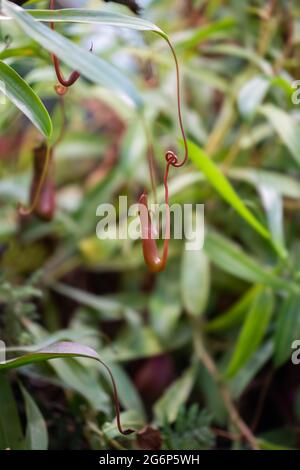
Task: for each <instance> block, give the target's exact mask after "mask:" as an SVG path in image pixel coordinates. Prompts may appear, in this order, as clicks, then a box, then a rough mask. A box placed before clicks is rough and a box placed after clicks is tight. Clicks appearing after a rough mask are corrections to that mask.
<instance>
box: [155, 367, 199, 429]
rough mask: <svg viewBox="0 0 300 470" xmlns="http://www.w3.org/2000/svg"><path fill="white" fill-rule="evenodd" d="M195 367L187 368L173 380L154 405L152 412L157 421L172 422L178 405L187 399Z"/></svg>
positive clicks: (175, 416) (177, 410)
mask: <svg viewBox="0 0 300 470" xmlns="http://www.w3.org/2000/svg"><path fill="white" fill-rule="evenodd" d="M195 372H196V369H195V367H193V366H192V367H190V368H189V369H187V370H186V371H185V372H184V373H183V374H182V376H181V377H180V378H179V379H177V380H176V381H175V382H173V383H172V384H171V385H170V386H169V387H168V388H167V390H166V391H165V392H164V394H163V395H162V396H161V397H160V399H159V400H158V401H157V402H156V403H155V405H154V413H155V417H156V420H157V422H158V423H160V424H163V422H165V420H167V421H168V422H169V423H173V422H174V421H175V420H176V418H177V415H178V412H179V410H180V407H181V406H182V405H183V404H184V403H185V402H186V400H187V399H188V397H189V395H190V393H191V390H192V387H193V385H194V380H195Z"/></svg>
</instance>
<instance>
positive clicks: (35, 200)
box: [19, 144, 52, 216]
mask: <svg viewBox="0 0 300 470" xmlns="http://www.w3.org/2000/svg"><path fill="white" fill-rule="evenodd" d="M51 151H52V149H51V147H50V146H49V144H47V151H46V157H45V162H44V166H43V171H42V175H41V177H40V179H39V182H38V187H37V190H36V192H35V195H34V198H33V201H32V204H31V205H30V206H29V207H25V206H23V205H22V204H19V212H20V214H21V215H24V216H28V215H30V214H32V212H33V211H34V210H35V209H36V207H37V205H38V202H39V197H40V194H41V190H42V187H43V185H44V183H45V180H46V176H47V172H48V168H49V162H50V155H51Z"/></svg>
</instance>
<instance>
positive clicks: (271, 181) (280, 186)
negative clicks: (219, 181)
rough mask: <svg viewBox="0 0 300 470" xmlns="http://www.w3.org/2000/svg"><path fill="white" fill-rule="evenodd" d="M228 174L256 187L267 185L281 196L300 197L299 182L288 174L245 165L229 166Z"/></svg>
mask: <svg viewBox="0 0 300 470" xmlns="http://www.w3.org/2000/svg"><path fill="white" fill-rule="evenodd" d="M228 174H229V176H230V177H231V178H234V179H236V180H238V181H246V182H247V183H249V184H252V185H253V186H255V187H256V188H258V189H259V187H260V186H267V187H269V188H272V189H273V190H274V191H276V192H277V193H278V194H280V195H281V196H285V197H290V198H292V199H300V183H299V182H298V181H297V180H296V178H292V177H291V176H289V175H286V174H281V173H276V172H275V171H266V170H260V169H255V168H247V167H244V168H231V169H230V170H229V171H228Z"/></svg>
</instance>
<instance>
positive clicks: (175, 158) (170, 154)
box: [165, 38, 188, 168]
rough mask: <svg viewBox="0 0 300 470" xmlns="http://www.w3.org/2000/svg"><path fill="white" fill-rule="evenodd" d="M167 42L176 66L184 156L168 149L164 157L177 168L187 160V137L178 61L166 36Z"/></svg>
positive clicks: (179, 118) (178, 107)
mask: <svg viewBox="0 0 300 470" xmlns="http://www.w3.org/2000/svg"><path fill="white" fill-rule="evenodd" d="M165 39H166V41H167V43H168V46H169V48H170V49H171V52H172V54H173V57H174V61H175V68H176V87H177V111H178V120H179V126H180V130H181V134H182V138H183V144H184V158H183V160H181V161H180V160H179V158H178V156H177V155H176V153H175V152H173V151H172V150H168V151H167V152H166V155H165V158H166V161H167V163H168V164H169V165H171V166H173V167H175V168H179V167H181V166H183V165H184V164H185V162H186V161H187V159H188V145H187V139H186V135H185V131H184V126H183V120H182V113H181V94H180V72H179V63H178V59H177V55H176V52H175V49H174V47H173V46H172V44H171V42H170V40H169V39H168V38H165Z"/></svg>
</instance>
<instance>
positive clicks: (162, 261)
mask: <svg viewBox="0 0 300 470" xmlns="http://www.w3.org/2000/svg"><path fill="white" fill-rule="evenodd" d="M166 41H167V43H168V46H169V48H170V49H171V52H172V54H173V57H174V61H175V68H176V88H177V89H176V95H177V112H178V121H179V126H180V130H181V134H182V138H183V144H184V157H183V159H182V160H180V159H179V157H178V155H177V154H176V153H175V152H173V151H172V150H167V152H166V153H165V160H166V168H165V174H164V189H165V207H166V220H165V224H166V229H165V236H164V238H165V239H164V246H163V254H162V256H161V257H160V255H159V253H158V249H157V245H156V242H155V240H154V236H153V234H154V229H153V227H152V222H151V216H150V213H149V209H148V198H147V194H146V192H144V193H143V194H142V195H141V196H140V199H139V204H140V212H139V215H140V222H141V231H142V246H143V255H144V260H145V263H146V265H147V267H148V268H149V270H150V271H151V272H160V271H163V270H164V269H165V267H166V263H167V258H168V250H169V240H170V207H169V187H168V176H169V170H170V167H171V166H172V167H173V168H180V167H181V166H183V165H184V164H185V163H186V161H187V159H188V145H187V139H186V135H185V131H184V126H183V120H182V113H181V95H180V72H179V63H178V59H177V56H176V52H175V49H174V48H173V46H172V44H171V42H170V41H169V39H166ZM148 140H149V138H148ZM149 148H150V159H149V168H150V175H151V186H152V191H153V194H154V198H155V199H156V188H155V184H154V176H153V172H154V171H153V168H154V162H153V151H152V145H151V144H150V145H149Z"/></svg>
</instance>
